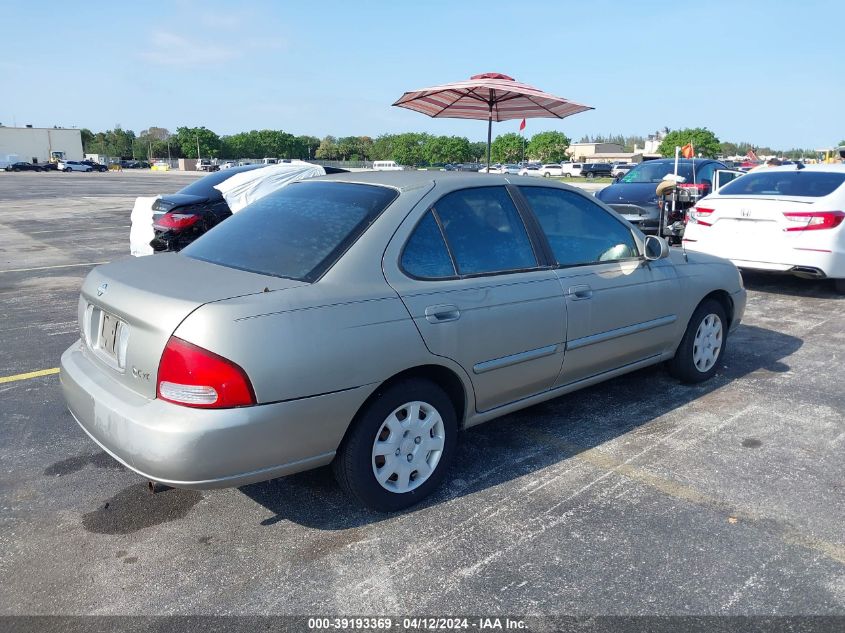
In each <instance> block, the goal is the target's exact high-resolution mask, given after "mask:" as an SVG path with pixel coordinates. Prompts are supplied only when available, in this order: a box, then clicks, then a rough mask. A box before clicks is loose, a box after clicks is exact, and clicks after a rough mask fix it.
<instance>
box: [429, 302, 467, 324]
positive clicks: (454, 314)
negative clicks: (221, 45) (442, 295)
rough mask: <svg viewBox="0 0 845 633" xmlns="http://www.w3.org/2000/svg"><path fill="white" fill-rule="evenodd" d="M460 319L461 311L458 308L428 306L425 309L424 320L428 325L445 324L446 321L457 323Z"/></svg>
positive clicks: (451, 306)
mask: <svg viewBox="0 0 845 633" xmlns="http://www.w3.org/2000/svg"><path fill="white" fill-rule="evenodd" d="M460 318H461V311H460V310H458V306H453V305H439V306H428V307H427V308H426V309H425V320H426V321H428V322H429V323H447V322H448V321H457V320H458V319H460Z"/></svg>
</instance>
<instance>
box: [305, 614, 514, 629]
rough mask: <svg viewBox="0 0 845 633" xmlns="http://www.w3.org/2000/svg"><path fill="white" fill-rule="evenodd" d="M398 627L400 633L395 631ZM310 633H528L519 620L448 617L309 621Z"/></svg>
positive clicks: (323, 619)
mask: <svg viewBox="0 0 845 633" xmlns="http://www.w3.org/2000/svg"><path fill="white" fill-rule="evenodd" d="M394 627H398V629H394ZM308 628H309V630H354V629H359V630H375V631H378V630H383V631H389V630H402V631H451V630H478V631H495V630H511V631H518V630H525V629H526V628H527V625H526V623H525V622H524V621H523V620H520V619H512V618H498V617H491V618H487V617H476V618H463V617H458V618H447V617H404V618H401V620H400V619H398V618H397V619H396V620H394V619H393V618H386V617H357V618H337V617H334V618H309V619H308Z"/></svg>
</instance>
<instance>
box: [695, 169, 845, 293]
mask: <svg viewBox="0 0 845 633" xmlns="http://www.w3.org/2000/svg"><path fill="white" fill-rule="evenodd" d="M683 243H684V246H685V247H686V249H687V250H691V251H699V252H702V253H710V254H712V255H718V256H720V257H725V258H727V259H730V260H731V261H732V262H733V263H734V264H736V265H737V266H738V267H739V268H745V269H750V270H765V271H773V272H783V273H789V274H793V275H796V276H799V277H806V278H812V279H821V278H830V279H833V280H834V283H835V286H836V289H837V290H838V291H839V292H842V293H845V165H830V164H822V165H810V166H807V167H803V166H802V167H798V166H796V165H787V166H784V167H771V168H768V169H765V170H761V171H756V172H754V173H750V174H747V175H745V176H741V177H739V178H737V179H736V180H733V181H731V182H729V183H728V184H726V185H725V186H724V187H722V188H721V189H719V190H718V191H717V192H715V193H712V194H710V195H709V196H707V197H705V198H702V199H701V200H700V201H699V202H698V204H697V205H696V206H695V207H693V208H692V209H690V212H689V219H688V224H687V227H686V230H685V233H684V240H683Z"/></svg>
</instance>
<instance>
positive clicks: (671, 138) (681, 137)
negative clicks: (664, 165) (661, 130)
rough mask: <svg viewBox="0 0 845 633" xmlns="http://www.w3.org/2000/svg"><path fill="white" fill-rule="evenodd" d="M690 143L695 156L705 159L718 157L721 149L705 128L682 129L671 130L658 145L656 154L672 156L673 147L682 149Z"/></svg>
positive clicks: (673, 153)
mask: <svg viewBox="0 0 845 633" xmlns="http://www.w3.org/2000/svg"><path fill="white" fill-rule="evenodd" d="M687 143H692V146H693V150H694V151H695V154H696V155H698V154H701V155H702V156H705V157H707V158H715V157H716V156H718V155H719V154H720V153H721V151H722V147H721V145H720V144H719V139H718V137H717V136H716V135H715V134H713V132H711V131H710V130H708V129H707V128H706V127H705V128H701V127H696V128H684V129H683V130H672V131H671V132H669V133H668V134H667V135H666V137H665V138H664V139H663V142H662V143H660V147H658V148H657V152H658V153H659V154H661V155H662V156H674V155H675V147H683V146H684V145H686V144H687Z"/></svg>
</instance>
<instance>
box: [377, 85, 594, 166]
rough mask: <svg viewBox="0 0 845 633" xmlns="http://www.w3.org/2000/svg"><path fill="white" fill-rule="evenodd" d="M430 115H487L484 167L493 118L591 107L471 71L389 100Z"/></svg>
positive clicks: (554, 114)
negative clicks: (469, 74) (461, 77)
mask: <svg viewBox="0 0 845 633" xmlns="http://www.w3.org/2000/svg"><path fill="white" fill-rule="evenodd" d="M393 105H395V106H398V107H400V108H408V109H409V110H415V111H417V112H422V113H423V114H427V115H428V116H430V117H434V118H441V117H442V118H447V119H478V120H483V119H487V167H488V169H489V167H490V145H491V140H492V134H493V121H507V120H509V119H531V118H549V119H563V118H564V117H568V116H570V115H572V114H578V113H579V112H584V111H585V110H592V109H593V108H592V107H590V106H587V105H582V104H580V103H575V102H574V101H570V100H569V99H565V98H563V97H557V96H555V95H553V94H549V93H548V92H543V91H542V90H538V89H537V88H535V87H533V86H529V85H528V84H524V83H520V82H518V81H516V80H515V79H514V78H513V77H508V76H507V75H502V74H500V73H484V74H482V75H473V76H472V77H470V78H469V79H468V80H467V81H456V82H455V83H450V84H443V85H441V86H432V87H431V88H423V89H422V90H412V91H411V92H406V93H405V94H403V95H402V96H401V97H399V99H397V100H396V102H395V103H394V104H393Z"/></svg>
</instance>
